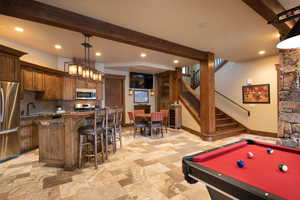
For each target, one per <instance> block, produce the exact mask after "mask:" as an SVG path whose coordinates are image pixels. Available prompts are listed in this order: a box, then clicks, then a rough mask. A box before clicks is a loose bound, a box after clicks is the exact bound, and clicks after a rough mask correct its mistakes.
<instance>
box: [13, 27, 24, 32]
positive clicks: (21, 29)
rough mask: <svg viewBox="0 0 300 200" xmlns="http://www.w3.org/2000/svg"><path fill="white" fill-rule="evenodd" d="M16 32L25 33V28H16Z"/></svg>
mask: <svg viewBox="0 0 300 200" xmlns="http://www.w3.org/2000/svg"><path fill="white" fill-rule="evenodd" d="M15 31H18V32H23V31H24V29H23V28H21V27H15Z"/></svg>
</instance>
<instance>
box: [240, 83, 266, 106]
mask: <svg viewBox="0 0 300 200" xmlns="http://www.w3.org/2000/svg"><path fill="white" fill-rule="evenodd" d="M242 91H243V103H244V104H260V103H266V104H269V103H270V84H261V85H247V86H243V89H242Z"/></svg>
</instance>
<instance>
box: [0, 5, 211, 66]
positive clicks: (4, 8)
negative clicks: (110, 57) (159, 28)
mask: <svg viewBox="0 0 300 200" xmlns="http://www.w3.org/2000/svg"><path fill="white" fill-rule="evenodd" d="M0 13H1V14H4V15H8V16H12V17H17V18H21V19H26V20H30V21H34V22H39V23H42V24H47V25H51V26H56V27H60V28H63V29H67V30H70V31H76V32H81V33H87V34H91V35H94V36H97V37H101V38H105V39H109V40H114V41H118V42H123V43H126V44H130V45H134V46H138V47H142V48H146V49H151V50H155V51H160V52H164V53H168V54H173V55H176V56H181V57H186V58H190V59H194V60H207V59H208V52H205V51H200V50H197V49H193V48H190V47H186V46H183V45H180V44H176V43H174V42H170V41H167V40H164V39H160V38H157V37H154V36H151V35H147V34H144V33H141V32H137V31H133V30H130V29H127V28H124V27H121V26H117V25H114V24H110V23H107V22H105V21H102V20H99V19H95V18H91V17H87V16H84V15H80V14H77V13H74V12H71V11H68V10H64V9H61V8H57V7H54V6H50V5H47V4H43V3H40V2H37V1H33V0H26V1H24V0H0Z"/></svg>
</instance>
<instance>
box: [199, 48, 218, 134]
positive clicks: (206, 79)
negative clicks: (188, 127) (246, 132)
mask: <svg viewBox="0 0 300 200" xmlns="http://www.w3.org/2000/svg"><path fill="white" fill-rule="evenodd" d="M214 63H215V57H214V54H209V55H208V59H207V60H206V61H201V62H200V65H201V68H200V70H201V72H200V80H201V81H200V99H201V102H200V111H201V112H200V119H201V130H202V133H203V134H204V135H214V134H216V111H215V66H214Z"/></svg>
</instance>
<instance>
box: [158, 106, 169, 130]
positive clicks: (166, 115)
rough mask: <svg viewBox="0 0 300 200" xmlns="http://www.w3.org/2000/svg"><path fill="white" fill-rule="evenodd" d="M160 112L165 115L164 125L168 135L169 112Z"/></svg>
mask: <svg viewBox="0 0 300 200" xmlns="http://www.w3.org/2000/svg"><path fill="white" fill-rule="evenodd" d="M159 112H161V113H162V114H163V123H164V126H165V130H166V133H168V126H169V110H167V109H166V110H160V111H159Z"/></svg>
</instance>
